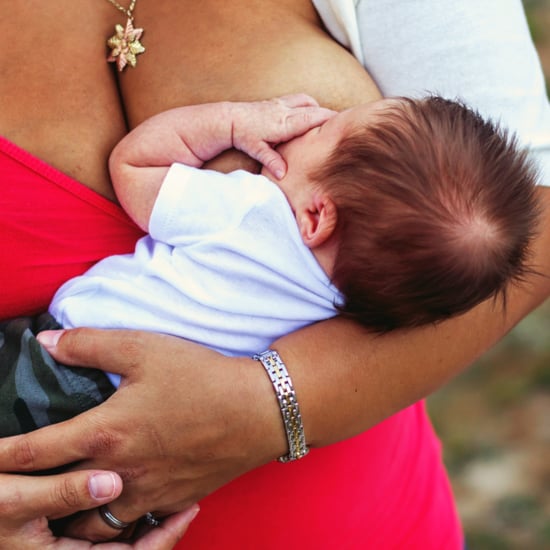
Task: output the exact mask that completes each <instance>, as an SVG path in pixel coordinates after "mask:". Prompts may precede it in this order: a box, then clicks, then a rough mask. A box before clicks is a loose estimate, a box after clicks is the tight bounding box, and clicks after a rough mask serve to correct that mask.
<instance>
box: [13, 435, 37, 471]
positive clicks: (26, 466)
mask: <svg viewBox="0 0 550 550" xmlns="http://www.w3.org/2000/svg"><path fill="white" fill-rule="evenodd" d="M13 462H14V464H15V468H16V469H17V470H23V471H25V470H34V465H35V462H36V453H35V451H34V448H33V446H32V445H31V443H30V442H29V440H28V439H27V438H26V437H23V438H22V439H21V440H19V441H17V443H15V445H14V448H13Z"/></svg>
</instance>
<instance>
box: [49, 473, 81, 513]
mask: <svg viewBox="0 0 550 550" xmlns="http://www.w3.org/2000/svg"><path fill="white" fill-rule="evenodd" d="M53 500H54V504H56V505H61V506H64V507H67V508H70V509H73V508H76V507H77V506H78V505H79V503H80V494H79V492H78V489H77V488H76V487H75V485H74V483H72V482H71V481H70V480H69V479H63V480H61V481H60V482H59V483H58V484H57V485H56V488H55V491H54V494H53Z"/></svg>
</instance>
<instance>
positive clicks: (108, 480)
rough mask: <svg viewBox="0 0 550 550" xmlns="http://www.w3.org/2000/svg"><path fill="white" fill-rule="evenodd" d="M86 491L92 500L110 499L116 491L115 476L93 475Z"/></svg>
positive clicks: (105, 474)
mask: <svg viewBox="0 0 550 550" xmlns="http://www.w3.org/2000/svg"><path fill="white" fill-rule="evenodd" d="M88 489H89V490H90V494H91V495H92V496H93V497H94V498H97V499H105V498H112V497H113V496H114V495H115V490H116V479H115V476H114V475H113V474H109V473H104V474H95V475H93V476H92V477H91V478H90V481H89V482H88Z"/></svg>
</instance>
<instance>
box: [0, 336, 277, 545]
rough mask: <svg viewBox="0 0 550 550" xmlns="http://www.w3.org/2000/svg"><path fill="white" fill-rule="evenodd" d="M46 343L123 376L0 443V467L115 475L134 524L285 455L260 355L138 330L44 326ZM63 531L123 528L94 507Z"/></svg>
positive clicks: (123, 516)
mask: <svg viewBox="0 0 550 550" xmlns="http://www.w3.org/2000/svg"><path fill="white" fill-rule="evenodd" d="M60 334H61V338H60V339H59V342H58V344H57V345H55V340H56V338H57V337H59V335H60ZM48 339H49V343H48ZM40 340H41V341H42V343H43V344H46V347H47V348H48V350H49V351H50V352H51V353H52V355H54V356H55V357H56V359H58V360H59V361H61V362H63V363H65V364H83V365H94V366H96V367H100V368H105V369H108V370H110V371H112V372H117V373H119V374H121V375H122V377H123V380H122V383H121V386H120V388H119V390H118V391H117V392H116V393H115V394H114V395H113V396H112V397H111V398H110V399H109V400H108V401H106V402H105V403H103V404H102V405H100V406H99V407H96V408H95V409H92V410H90V411H88V412H86V413H84V414H82V415H80V416H78V417H76V418H74V419H72V420H69V421H67V422H63V423H61V424H57V425H53V426H48V427H46V428H43V429H40V430H37V431H35V432H32V433H29V434H26V435H22V436H16V437H11V438H6V439H3V440H1V441H0V471H12V472H14V471H30V470H41V469H45V468H50V467H54V466H60V465H65V464H71V463H76V462H78V467H79V468H108V469H110V470H114V471H117V472H118V473H119V474H120V476H121V477H122V479H123V480H124V493H123V494H122V495H121V496H120V498H118V499H117V500H115V501H114V502H112V503H110V504H109V509H110V511H111V512H112V513H113V514H114V516H115V517H117V518H118V519H120V520H121V521H125V522H131V521H134V520H136V519H138V518H139V517H141V516H143V515H144V514H145V513H146V512H155V515H157V516H164V515H167V514H171V513H174V512H177V511H179V510H183V509H186V508H188V507H189V506H190V505H192V504H193V503H195V502H197V501H198V500H200V499H201V498H202V497H204V496H205V495H206V494H209V493H211V492H212V491H214V490H215V489H217V488H219V487H220V486H221V485H223V484H225V483H227V482H228V481H230V480H232V479H234V478H235V477H237V476H239V475H240V474H242V473H244V472H246V471H248V470H251V469H253V468H254V467H256V466H259V465H260V464H263V463H266V462H268V461H270V460H271V459H274V458H276V457H277V456H280V455H282V454H284V453H285V452H286V439H285V435H284V430H283V426H282V422H281V419H280V414H279V412H278V408H277V405H276V401H275V398H274V395H273V390H272V389H271V383H270V382H269V379H268V377H267V376H266V375H265V372H264V371H263V369H261V368H260V367H259V366H258V364H257V362H256V361H253V360H247V359H245V360H240V359H231V358H227V357H224V356H222V355H219V354H218V353H215V352H213V351H211V350H208V349H206V348H203V347H202V346H198V345H196V344H192V343H189V342H187V341H184V340H181V339H178V338H175V337H169V336H161V335H156V334H150V333H145V332H138V331H114V330H111V331H100V330H91V329H75V330H71V331H65V332H61V333H56V332H54V333H51V332H50V333H48V332H43V333H41V335H40ZM262 392H264V393H265V399H263V397H264V396H263V395H262ZM266 402H267V403H269V404H272V406H271V407H270V406H269V405H266V404H265V403H266ZM243 411H244V414H243ZM60 441H62V442H63V444H62V445H60V444H59V442H60ZM107 465H108V466H107ZM66 533H67V534H70V536H78V537H85V538H87V539H89V540H101V539H102V538H105V537H113V536H115V535H116V534H117V532H116V531H114V530H113V529H111V528H110V527H108V526H107V525H106V524H105V523H104V522H103V521H102V520H101V518H100V517H99V514H98V513H97V511H93V512H90V513H88V514H84V515H83V516H82V517H81V518H80V519H79V520H77V522H76V523H75V524H74V525H73V526H72V527H71V528H69V529H68V531H66Z"/></svg>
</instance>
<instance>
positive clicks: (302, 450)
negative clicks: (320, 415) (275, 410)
mask: <svg viewBox="0 0 550 550" xmlns="http://www.w3.org/2000/svg"><path fill="white" fill-rule="evenodd" d="M253 358H254V359H255V360H256V361H259V362H260V363H261V364H262V365H263V366H264V368H265V370H266V372H267V374H268V376H269V379H270V380H271V383H272V384H273V388H274V390H275V395H276V396H277V401H278V402H279V408H280V409H281V415H282V417H283V423H284V426H285V432H286V438H287V440H288V454H286V455H284V456H281V457H280V458H279V459H278V460H279V462H290V461H291V460H298V459H299V458H303V457H304V456H306V455H307V453H308V452H309V449H308V447H307V446H306V437H305V435H304V425H303V423H302V416H301V415H300V407H299V406H298V401H297V399H296V392H295V391H294V387H293V386H292V380H291V379H290V375H289V374H288V371H287V370H286V367H285V364H284V363H283V361H282V360H281V358H280V357H279V354H278V353H277V352H276V351H274V350H270V349H269V350H267V351H264V352H263V353H260V354H257V355H254V357H253Z"/></svg>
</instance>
